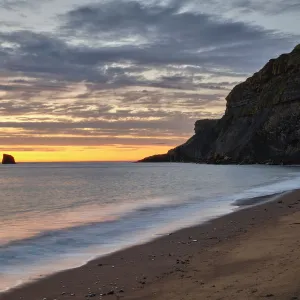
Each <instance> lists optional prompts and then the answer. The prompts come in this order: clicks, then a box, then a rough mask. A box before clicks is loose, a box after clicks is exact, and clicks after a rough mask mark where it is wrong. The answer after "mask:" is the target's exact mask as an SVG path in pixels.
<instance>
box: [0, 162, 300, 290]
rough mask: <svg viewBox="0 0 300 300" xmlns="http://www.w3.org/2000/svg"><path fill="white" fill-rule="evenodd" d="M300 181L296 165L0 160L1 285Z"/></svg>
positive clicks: (80, 261)
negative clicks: (9, 162)
mask: <svg viewBox="0 0 300 300" xmlns="http://www.w3.org/2000/svg"><path fill="white" fill-rule="evenodd" d="M299 187H300V169H299V168H298V167H283V166H213V165H196V164H133V163H47V164H45V163H44V164H43V163H37V164H19V165H15V166H0V191H1V193H0V291H4V290H6V289H9V288H11V287H13V286H16V285H18V284H22V283H26V282H28V281H30V280H34V279H37V278H40V277H41V276H45V275H47V274H50V273H53V272H57V271H59V270H62V269H67V268H71V267H75V266H79V265H82V264H84V263H86V262H87V261H88V260H90V259H92V258H95V257H97V256H101V255H104V254H108V253H111V252H113V251H116V250H119V249H122V248H125V247H128V246H131V245H134V244H138V243H143V242H146V241H149V240H151V239H153V238H155V237H157V236H159V235H161V234H166V233H169V232H170V231H173V230H175V229H179V228H183V227H186V226H190V225H193V224H196V223H199V222H204V221H206V220H209V219H211V218H214V217H216V216H220V215H223V214H227V213H230V212H231V211H233V210H234V209H235V208H236V207H237V205H241V204H243V201H246V200H247V199H249V198H250V199H252V198H257V197H260V196H264V195H272V194H275V193H279V192H284V191H288V190H292V189H295V188H299ZM245 203H246V202H245Z"/></svg>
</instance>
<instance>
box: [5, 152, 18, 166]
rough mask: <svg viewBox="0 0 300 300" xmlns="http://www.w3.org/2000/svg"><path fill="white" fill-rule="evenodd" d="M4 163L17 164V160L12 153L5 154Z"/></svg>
mask: <svg viewBox="0 0 300 300" xmlns="http://www.w3.org/2000/svg"><path fill="white" fill-rule="evenodd" d="M2 164H3V165H14V164H16V162H15V159H14V157H13V156H12V155H9V154H3V158H2Z"/></svg>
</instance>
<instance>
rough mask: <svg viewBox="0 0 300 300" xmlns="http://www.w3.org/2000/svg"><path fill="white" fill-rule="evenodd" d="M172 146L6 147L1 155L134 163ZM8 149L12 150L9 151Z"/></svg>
mask: <svg viewBox="0 0 300 300" xmlns="http://www.w3.org/2000/svg"><path fill="white" fill-rule="evenodd" d="M171 148H172V146H167V145H153V146H140V145H138V146H136V145H126V146H124V145H111V146H98V147H97V146H92V147H86V146H64V147H61V146H46V147H45V146H22V147H19V148H18V147H16V146H6V147H5V150H3V149H2V150H1V152H2V153H7V154H11V155H13V156H14V157H15V160H16V162H17V163H21V162H81V161H82V162H84V161H136V160H139V159H142V158H144V157H147V156H150V155H154V154H161V153H166V152H167V151H168V150H170V149H171ZM9 149H12V150H11V151H10V150H9Z"/></svg>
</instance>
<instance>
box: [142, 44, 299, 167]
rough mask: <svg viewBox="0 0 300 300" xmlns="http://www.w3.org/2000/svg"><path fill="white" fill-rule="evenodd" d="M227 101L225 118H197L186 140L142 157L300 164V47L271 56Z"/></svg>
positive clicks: (217, 161) (232, 162)
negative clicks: (163, 151) (171, 147)
mask: <svg viewBox="0 0 300 300" xmlns="http://www.w3.org/2000/svg"><path fill="white" fill-rule="evenodd" d="M226 101H227V104H226V111H225V114H224V116H223V117H222V118H221V119H219V120H199V121H197V122H196V124H195V135H193V136H192V137H191V138H190V139H189V140H188V141H187V142H186V143H184V144H183V145H180V146H178V147H176V148H174V149H171V150H170V151H169V152H168V153H167V154H165V155H160V156H158V157H156V156H152V158H146V159H144V160H142V161H147V160H151V161H152V162H154V161H156V158H159V159H161V158H166V161H187V162H199V163H213V164H255V163H259V164H300V45H298V46H296V47H295V48H294V50H293V51H292V52H291V53H289V54H282V55H280V56H279V57H278V58H276V59H271V60H270V61H269V62H268V63H267V64H266V65H265V66H264V67H263V68H262V69H261V70H260V71H259V72H257V73H255V74H254V75H253V76H251V77H250V78H248V79H247V80H246V81H245V82H243V83H240V84H238V85H237V86H236V87H234V88H233V90H232V91H231V92H230V93H229V95H228V96H227V98H226ZM157 161H161V160H157Z"/></svg>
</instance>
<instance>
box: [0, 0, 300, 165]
mask: <svg viewBox="0 0 300 300" xmlns="http://www.w3.org/2000/svg"><path fill="white" fill-rule="evenodd" d="M298 43H300V2H299V1H298V0H284V1H283V0H282V1H281V0H265V1H260V0H226V1H224V0H184V1H183V0H181V1H180V0H168V1H163V0H161V1H155V0H134V1H131V0H97V1H96V0H0V126H1V132H0V153H10V154H13V155H14V156H15V158H16V160H17V161H24V162H26V161H114V160H116V161H132V160H136V159H139V158H143V157H144V156H148V155H152V154H157V153H164V152H166V151H167V150H168V149H170V148H173V147H174V146H176V145H179V144H181V143H183V142H184V141H185V140H186V139H187V138H188V137H190V136H191V135H192V134H193V129H194V123H195V121H196V120H199V119H205V118H220V117H221V116H222V115H223V113H224V109H225V105H226V101H225V98H226V95H227V94H228V93H229V92H230V90H231V89H232V88H233V87H234V86H235V85H236V84H238V83H239V82H242V81H244V80H245V79H246V78H247V77H249V76H250V75H251V74H252V73H254V72H256V71H257V70H259V69H260V68H261V67H263V65H264V64H265V63H266V62H267V61H268V60H269V59H271V58H273V57H277V56H278V55H280V54H281V53H284V52H290V51H291V50H292V49H293V48H294V46H295V45H296V44H298Z"/></svg>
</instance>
